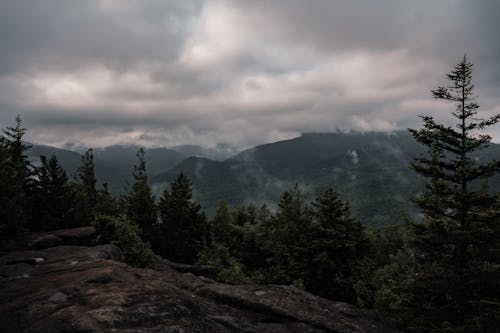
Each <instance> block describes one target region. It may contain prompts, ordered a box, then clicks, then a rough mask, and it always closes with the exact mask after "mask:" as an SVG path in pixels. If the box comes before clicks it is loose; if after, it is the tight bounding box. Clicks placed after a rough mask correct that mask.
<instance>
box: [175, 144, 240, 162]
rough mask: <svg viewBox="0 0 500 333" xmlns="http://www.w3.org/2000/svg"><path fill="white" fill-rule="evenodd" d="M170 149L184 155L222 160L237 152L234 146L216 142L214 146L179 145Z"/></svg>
mask: <svg viewBox="0 0 500 333" xmlns="http://www.w3.org/2000/svg"><path fill="white" fill-rule="evenodd" d="M170 149H172V150H175V151H176V152H178V153H181V154H183V155H185V156H194V157H204V158H209V159H212V160H216V161H223V160H225V159H227V158H229V157H231V156H233V155H235V154H237V153H238V152H239V151H238V149H237V148H236V147H233V146H231V145H227V144H218V145H216V146H215V148H206V147H202V146H197V145H180V146H174V147H170Z"/></svg>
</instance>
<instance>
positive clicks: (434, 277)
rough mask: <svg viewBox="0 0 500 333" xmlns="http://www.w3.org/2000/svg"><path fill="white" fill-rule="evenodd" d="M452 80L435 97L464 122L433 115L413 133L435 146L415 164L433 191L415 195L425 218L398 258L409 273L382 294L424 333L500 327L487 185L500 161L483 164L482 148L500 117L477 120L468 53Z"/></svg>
mask: <svg viewBox="0 0 500 333" xmlns="http://www.w3.org/2000/svg"><path fill="white" fill-rule="evenodd" d="M447 78H448V80H449V82H450V83H449V85H448V86H445V87H438V88H437V89H436V90H434V91H432V94H433V96H434V98H436V99H439V100H443V101H448V102H452V103H454V104H455V105H456V109H455V111H454V112H452V115H453V116H454V117H455V118H456V119H457V123H456V125H455V126H448V125H444V124H439V123H437V122H436V121H435V120H434V119H433V118H432V117H430V116H426V117H422V119H423V122H424V124H423V128H421V129H419V130H410V131H411V133H412V134H413V136H414V137H415V138H416V140H417V141H418V142H420V143H421V144H423V145H424V146H425V147H427V150H428V154H427V156H423V157H419V158H417V159H416V160H415V161H414V162H413V163H411V167H412V168H413V169H414V170H415V171H416V172H417V173H419V174H420V175H422V176H423V177H425V178H426V179H427V189H426V191H425V192H424V193H422V194H420V195H418V196H417V197H416V198H415V199H414V201H415V202H416V203H417V205H418V206H419V207H420V208H421V210H422V213H423V214H424V219H423V221H422V222H420V223H413V224H412V230H411V233H410V235H409V239H408V242H407V247H406V249H405V251H404V254H405V255H404V258H403V257H401V256H400V257H399V258H398V260H399V262H400V263H401V265H402V266H401V267H405V268H406V269H407V271H406V274H403V275H401V274H400V273H396V274H397V275H398V277H397V278H396V277H394V276H393V277H392V278H391V277H390V276H389V277H388V278H387V280H386V282H387V283H386V284H385V287H384V288H382V290H381V291H379V296H381V299H383V301H382V303H385V306H388V307H389V308H390V309H391V310H395V311H400V313H401V314H402V317H403V318H404V319H405V320H406V321H407V325H408V326H412V327H414V329H416V330H419V331H425V332H429V331H435V332H441V331H443V332H493V331H496V330H497V328H498V326H499V325H500V209H499V201H498V194H495V193H492V192H491V191H489V190H488V188H487V187H486V186H484V185H483V184H484V183H485V182H486V180H487V179H488V178H489V177H491V176H492V175H493V174H495V173H498V172H499V171H500V161H495V160H491V161H478V159H477V158H476V156H475V152H477V150H479V149H482V148H484V147H486V146H487V145H488V143H489V142H490V140H491V137H490V136H489V135H486V134H483V133H481V130H484V129H486V128H487V127H488V126H491V125H494V124H495V123H497V122H498V121H499V120H500V115H494V116H492V117H490V118H488V119H485V120H482V119H478V118H477V117H476V114H477V109H478V108H479V105H478V104H477V103H476V97H475V95H474V93H473V88H474V85H473V83H472V64H471V63H470V62H469V61H468V60H467V58H466V57H465V56H464V57H463V59H462V60H461V61H460V62H459V63H458V64H457V65H456V66H455V68H454V69H453V70H452V71H451V72H450V73H449V74H448V75H447ZM389 270H391V269H389ZM392 271H393V272H394V270H392ZM391 279H392V280H391ZM391 281H392V282H391ZM395 281H397V282H395Z"/></svg>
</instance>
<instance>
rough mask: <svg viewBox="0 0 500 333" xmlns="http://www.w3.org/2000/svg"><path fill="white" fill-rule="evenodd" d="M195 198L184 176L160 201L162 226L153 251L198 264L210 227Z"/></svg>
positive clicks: (176, 181)
mask: <svg viewBox="0 0 500 333" xmlns="http://www.w3.org/2000/svg"><path fill="white" fill-rule="evenodd" d="M192 197H193V194H192V187H191V182H190V181H189V179H188V178H187V177H186V176H185V175H184V174H183V173H181V174H180V175H179V176H178V177H177V179H176V180H175V181H174V182H173V183H172V184H171V189H170V191H168V189H165V191H164V192H163V194H162V196H161V198H160V202H159V213H160V224H159V225H158V231H157V232H156V233H155V237H156V241H155V242H154V243H153V249H154V250H155V252H157V253H159V254H160V255H162V256H164V257H165V258H168V259H170V260H173V261H178V262H183V263H194V262H195V261H196V259H197V256H198V253H199V252H200V250H201V249H203V248H204V247H205V246H206V238H207V233H208V225H207V222H206V219H205V215H204V214H203V213H202V212H201V207H200V205H199V204H198V203H196V202H194V201H193V199H192Z"/></svg>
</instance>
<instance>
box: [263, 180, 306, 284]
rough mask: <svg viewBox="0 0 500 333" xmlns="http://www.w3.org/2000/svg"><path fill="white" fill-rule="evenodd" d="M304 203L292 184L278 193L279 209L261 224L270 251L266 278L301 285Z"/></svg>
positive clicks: (304, 232) (266, 246) (304, 268)
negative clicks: (289, 188) (291, 186)
mask: <svg viewBox="0 0 500 333" xmlns="http://www.w3.org/2000/svg"><path fill="white" fill-rule="evenodd" d="M307 218H308V216H307V206H306V204H305V202H304V198H303V197H302V194H301V192H300V190H299V187H298V186H297V185H295V187H294V188H293V189H291V190H289V191H286V192H284V193H283V194H282V195H281V198H280V201H279V204H278V211H277V212H276V214H275V215H274V216H273V218H272V219H271V220H270V221H269V223H267V224H266V225H265V226H264V230H265V231H264V233H265V235H266V238H265V242H264V249H265V251H267V252H268V253H270V257H269V258H268V259H267V265H268V266H269V269H268V270H267V272H266V273H265V275H266V282H269V283H279V284H294V285H296V286H299V287H304V275H305V274H304V273H305V272H306V267H305V261H306V260H307V259H304V258H307V246H308V245H309V244H308V239H307V235H308V232H309V220H308V219H307Z"/></svg>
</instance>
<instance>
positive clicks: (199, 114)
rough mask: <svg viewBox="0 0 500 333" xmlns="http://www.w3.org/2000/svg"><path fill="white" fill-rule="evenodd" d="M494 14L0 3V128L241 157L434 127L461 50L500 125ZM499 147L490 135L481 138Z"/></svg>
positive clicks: (462, 2)
mask: <svg viewBox="0 0 500 333" xmlns="http://www.w3.org/2000/svg"><path fill="white" fill-rule="evenodd" d="M498 12H500V3H499V2H498V1H495V0H480V1H474V2H472V1H466V0H443V1H440V2H439V4H436V2H435V1H431V0H423V1H390V0H380V1H376V2H374V1H370V0H353V1H331V0H315V1H300V0H290V1H286V2H284V1H278V0H275V1H273V0H269V1H263V0H246V1H229V0H205V1H203V0H182V1H180V0H177V1H175V0H168V1H162V0H147V1H127V2H125V1H119V0H88V1H77V0H41V1H35V2H33V1H27V0H4V1H1V2H0V45H1V48H2V52H0V124H1V125H2V126H5V125H7V124H11V123H12V121H13V119H14V116H15V114H16V113H18V112H19V113H21V114H22V117H23V119H24V121H25V123H26V126H27V127H28V128H29V138H30V139H31V140H33V141H37V142H41V143H46V144H53V145H58V146H63V145H64V144H65V143H67V142H71V143H83V144H86V145H93V146H102V145H107V144H114V143H140V144H144V145H151V146H161V145H173V144H182V143H198V144H204V145H215V144H216V143H218V142H225V143H231V144H236V145H240V146H250V145H254V144H258V143H263V142H267V141H273V140H278V139H284V138H289V137H293V136H295V135H298V134H299V133H300V132H305V131H332V130H336V129H343V130H349V129H356V130H394V129H400V128H406V127H416V126H418V125H419V121H418V118H417V115H419V114H432V115H434V116H436V117H437V118H439V119H440V120H443V121H447V120H449V119H450V118H449V115H448V113H449V111H451V110H452V106H449V107H447V106H445V105H442V104H439V103H436V102H435V101H432V99H431V98H430V93H429V91H430V89H432V88H434V87H435V86H437V85H438V84H442V83H444V78H445V76H444V74H445V73H446V72H448V71H449V70H450V69H451V67H452V66H453V65H454V64H455V62H456V61H457V60H458V59H459V58H460V57H461V55H462V54H463V53H464V52H467V53H468V55H469V56H470V58H471V60H472V61H473V62H474V63H475V64H476V72H475V81H476V82H477V88H478V92H479V94H480V104H481V106H482V110H484V112H485V114H488V113H492V112H500V97H498V87H499V86H500V64H499V61H500V44H499V43H498V42H497V38H498V37H497V32H498V31H500V23H499V21H498V19H497V17H496V14H497V13H498ZM494 135H495V139H496V140H497V141H500V130H498V131H497V132H496V133H494Z"/></svg>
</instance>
